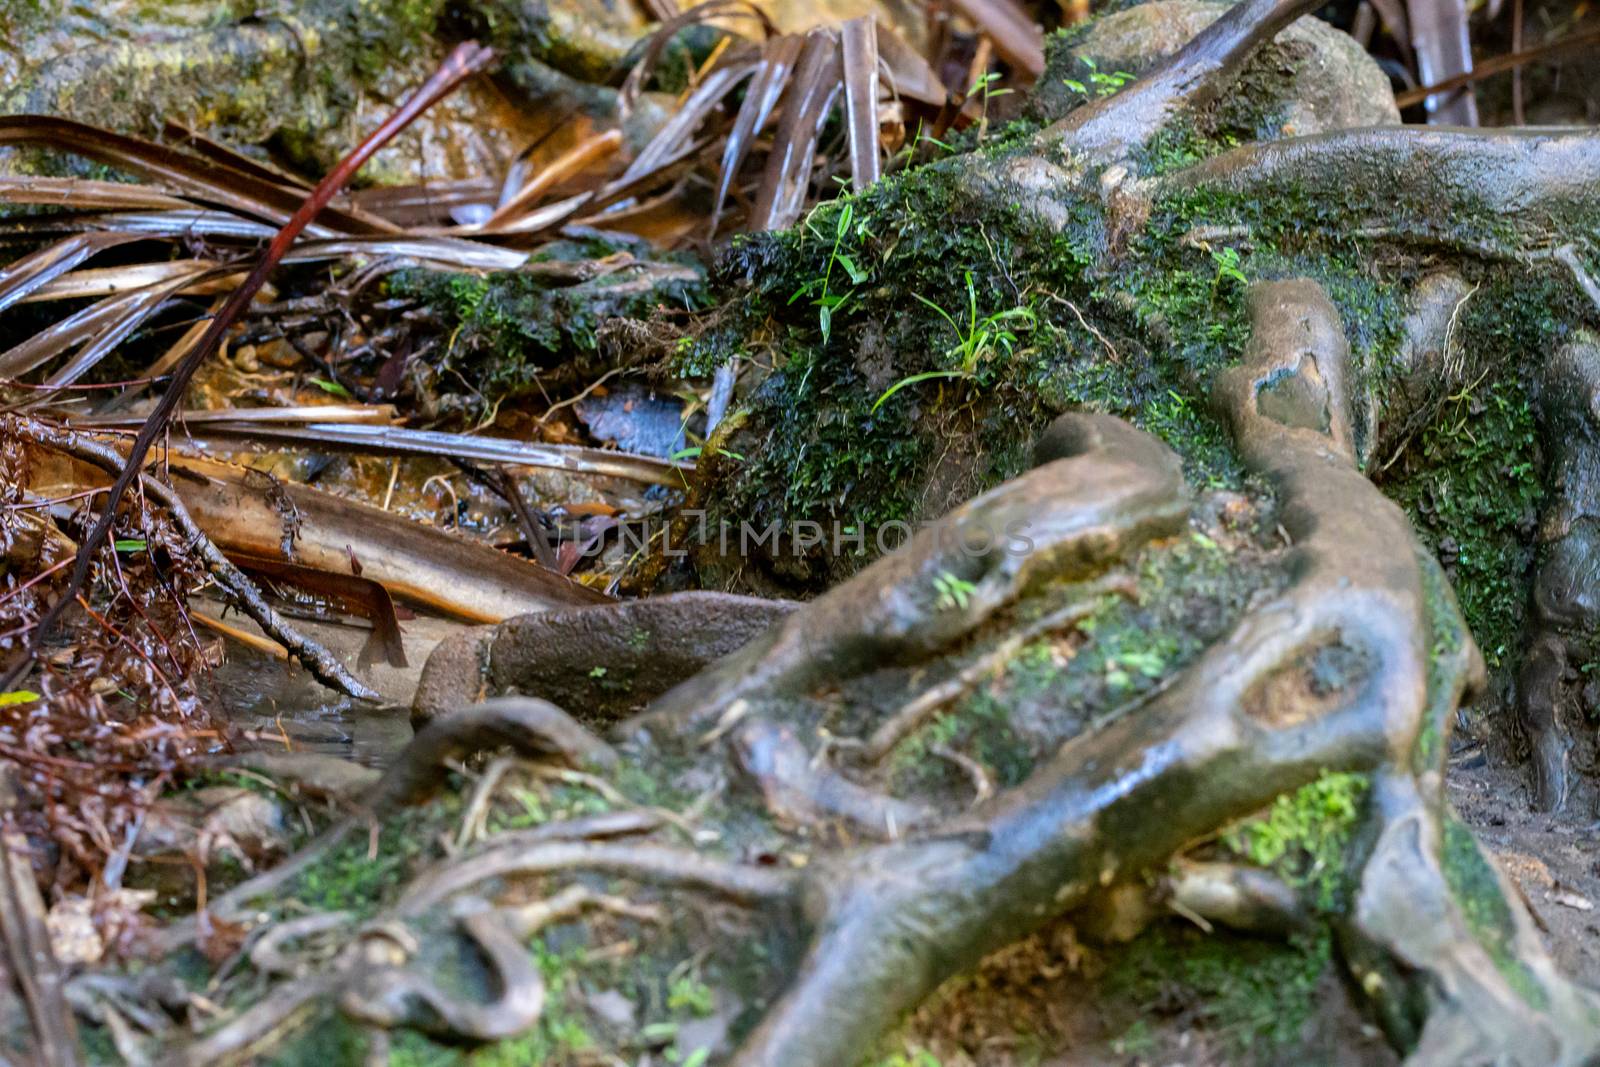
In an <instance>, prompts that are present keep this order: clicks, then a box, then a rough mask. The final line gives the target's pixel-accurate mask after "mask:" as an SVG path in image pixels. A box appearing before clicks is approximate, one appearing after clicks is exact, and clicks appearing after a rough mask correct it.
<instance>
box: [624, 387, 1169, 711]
mask: <svg viewBox="0 0 1600 1067" xmlns="http://www.w3.org/2000/svg"><path fill="white" fill-rule="evenodd" d="M1055 434H1056V436H1055V438H1052V439H1051V440H1053V441H1054V443H1053V444H1050V445H1047V452H1046V455H1047V456H1048V457H1050V458H1051V459H1052V461H1051V462H1047V463H1045V464H1043V465H1042V466H1040V467H1037V468H1035V469H1034V470H1032V471H1029V472H1028V473H1027V474H1024V475H1022V476H1021V477H1020V478H1017V479H1015V480H1013V481H1010V482H1007V483H1005V484H1004V485H1001V486H998V487H996V488H994V489H992V490H990V491H989V492H987V493H984V494H983V495H982V496H979V497H977V498H975V499H973V500H971V501H969V502H968V503H966V504H963V505H962V506H961V507H959V508H957V509H956V510H955V511H953V512H951V513H950V514H949V515H947V516H945V518H944V519H942V520H940V522H939V523H937V524H936V525H934V526H933V527H930V528H928V529H925V530H923V531H921V532H919V533H918V534H917V536H916V537H914V538H913V539H912V540H911V541H910V543H909V544H907V545H906V546H905V547H904V548H903V549H901V550H900V551H898V552H896V553H895V554H894V555H891V556H886V557H884V558H883V559H880V560H879V561H878V562H876V563H874V564H873V565H872V566H871V567H869V568H867V569H866V570H864V571H862V572H861V573H860V574H859V575H857V576H856V577H855V578H853V579H851V580H850V581H848V582H845V583H844V584H843V585H840V586H838V587H836V588H834V589H831V590H829V591H828V592H827V593H825V594H823V595H822V596H820V597H818V598H817V599H816V600H814V601H812V602H811V603H810V604H808V605H807V606H806V607H805V608H804V609H802V610H800V611H797V612H795V613H794V614H792V615H789V616H788V617H787V618H785V619H784V620H783V621H782V622H780V623H779V624H778V625H776V626H774V627H772V628H771V629H770V630H768V631H767V633H766V634H765V635H763V636H762V637H761V638H759V639H757V640H756V641H753V642H751V643H750V644H749V645H747V646H745V648H743V649H742V650H740V651H739V652H738V653H737V654H735V655H733V656H729V657H727V658H725V659H723V660H722V661H721V662H719V663H717V664H716V665H714V666H712V667H711V668H709V669H707V670H705V671H702V672H701V673H700V674H699V675H696V676H695V677H694V678H692V679H690V680H689V681H688V682H685V683H684V684H683V685H680V686H678V687H677V688H675V689H673V690H672V691H671V692H669V693H667V694H666V695H665V696H663V697H662V698H661V699H660V700H658V701H656V702H655V703H654V704H652V705H651V706H650V708H649V709H648V710H647V711H646V712H645V713H644V714H643V715H640V716H638V717H636V718H634V719H631V720H629V721H628V722H626V723H624V724H623V725H622V726H621V727H620V728H619V730H618V733H619V734H620V735H622V736H633V735H637V734H639V733H641V732H643V733H647V734H649V735H652V736H654V737H657V738H660V739H662V740H663V741H668V742H670V741H671V739H673V738H682V737H694V736H700V735H704V734H706V733H707V732H708V731H715V732H716V736H721V734H723V733H726V732H727V730H728V729H730V728H731V724H732V722H735V721H738V720H739V719H742V718H744V717H746V715H759V711H760V708H759V705H761V704H763V703H769V702H773V701H782V700H785V699H790V698H795V697H798V696H801V695H803V694H804V693H806V692H808V691H809V690H810V689H812V688H813V687H814V686H816V685H817V684H818V683H820V682H823V681H838V680H840V679H845V678H851V677H855V676H857V675H860V674H862V673H863V672H865V671H868V670H873V669H877V668H880V667H884V666H888V665H892V664H896V663H906V662H910V661H912V660H914V659H918V658H923V657H926V656H928V655H930V654H931V653H934V652H937V651H939V650H940V649H942V648H944V647H946V646H948V645H950V644H952V643H953V642H955V641H957V640H958V639H960V638H962V637H963V636H965V635H967V634H969V633H971V632H973V631H974V630H976V629H977V628H978V627H979V626H980V625H981V624H982V623H984V622H985V621H986V620H988V619H989V618H990V617H992V616H994V615H995V614H996V613H997V612H999V611H1000V610H1002V609H1003V608H1005V607H1007V606H1009V605H1010V604H1012V603H1013V602H1015V601H1016V600H1017V599H1018V598H1019V597H1020V596H1021V595H1022V594H1023V593H1024V592H1025V591H1026V590H1028V589H1029V588H1031V587H1034V586H1037V585H1038V584H1040V583H1043V582H1045V581H1047V580H1051V579H1064V578H1073V577H1077V578H1090V577H1093V576H1094V575H1096V574H1097V573H1099V572H1101V571H1103V570H1105V569H1106V568H1107V567H1108V566H1109V565H1111V564H1112V563H1114V562H1116V561H1118V560H1120V559H1122V558H1125V557H1126V556H1128V555H1129V554H1131V553H1132V552H1134V551H1135V550H1137V549H1138V548H1139V547H1141V546H1142V545H1144V544H1146V543H1147V542H1149V541H1150V540H1152V539H1154V538H1157V537H1162V536H1166V535H1168V534H1172V533H1175V532H1176V531H1178V530H1179V529H1181V528H1182V526H1183V523H1184V520H1185V518H1186V517H1187V514H1188V495H1187V491H1186V489H1185V486H1184V484H1183V475H1182V471H1181V468H1180V465H1179V462H1178V457H1177V456H1176V455H1175V454H1174V453H1173V452H1172V451H1171V450H1170V449H1168V448H1167V447H1166V446H1165V445H1163V444H1161V442H1159V441H1157V440H1156V439H1155V438H1153V437H1150V436H1149V435H1148V434H1144V433H1141V432H1140V431H1137V430H1134V429H1133V428H1132V427H1130V426H1128V425H1127V424H1126V423H1123V422H1122V421H1120V420H1118V419H1114V418H1111V417H1109V416H1104V415H1071V416H1064V417H1063V428H1062V429H1060V430H1057V431H1055ZM1057 455H1059V456H1060V457H1061V458H1054V457H1056V456H1057ZM952 580H953V581H958V582H961V583H963V585H964V587H965V588H966V590H967V591H966V593H965V594H964V596H963V598H962V600H961V601H960V602H959V603H951V602H949V599H948V597H944V596H941V592H940V587H939V582H940V581H946V582H949V581H952ZM739 701H744V702H745V707H744V710H742V711H740V710H736V709H735V705H736V703H737V702H739ZM731 709H734V710H732V714H731V715H730V710H731Z"/></svg>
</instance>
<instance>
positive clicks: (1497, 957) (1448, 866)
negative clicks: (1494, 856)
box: [1439, 818, 1549, 1010]
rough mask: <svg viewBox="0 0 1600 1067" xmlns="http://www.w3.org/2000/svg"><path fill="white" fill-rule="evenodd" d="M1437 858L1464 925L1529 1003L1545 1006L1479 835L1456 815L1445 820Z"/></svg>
mask: <svg viewBox="0 0 1600 1067" xmlns="http://www.w3.org/2000/svg"><path fill="white" fill-rule="evenodd" d="M1439 862H1440V864H1441V866H1442V867H1443V868H1444V877H1445V883H1446V884H1447V885H1448V886H1449V887H1450V895H1451V896H1452V897H1454V898H1455V901H1456V904H1457V905H1458V906H1459V907H1460V908H1461V911H1462V913H1463V914H1464V915H1465V916H1466V919H1467V925H1468V926H1470V927H1471V928H1472V934H1473V936H1474V937H1476V938H1477V939H1478V943H1479V944H1480V945H1482V946H1483V949H1484V951H1485V952H1487V953H1488V954H1489V956H1490V958H1491V959H1493V960H1494V964H1495V967H1496V969H1498V970H1499V971H1500V974H1501V976H1502V977H1504V978H1505V980H1506V982H1507V984H1509V985H1510V986H1511V988H1512V990H1513V991H1515V992H1516V994H1517V995H1518V996H1519V997H1521V998H1522V999H1523V1000H1524V1001H1526V1002H1527V1003H1528V1005H1529V1006H1530V1007H1532V1008H1536V1009H1541V1010H1542V1009H1543V1008H1545V1007H1547V1006H1548V1002H1549V995H1548V994H1547V993H1546V992H1545V989H1544V986H1542V985H1540V984H1539V980H1538V978H1536V977H1535V976H1534V974H1533V972H1532V971H1530V970H1528V966H1527V964H1525V963H1523V962H1522V960H1521V958H1520V957H1519V956H1518V955H1517V952H1516V923H1515V921H1514V919H1513V917H1512V914H1511V905H1510V904H1508V903H1506V898H1505V894H1504V892H1502V890H1501V888H1500V879H1499V877H1498V876H1497V875H1496V874H1495V872H1494V868H1493V867H1491V866H1489V861H1488V860H1486V859H1484V857H1483V852H1482V851H1481V850H1480V849H1479V848H1478V842H1477V840H1476V839H1475V838H1474V837H1473V836H1472V831H1471V830H1468V829H1467V828H1466V827H1465V826H1463V825H1461V823H1459V822H1457V821H1456V820H1455V819H1454V818H1446V819H1445V821H1444V833H1443V842H1442V844H1441V854H1440V857H1439Z"/></svg>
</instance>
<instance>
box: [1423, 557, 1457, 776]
mask: <svg viewBox="0 0 1600 1067" xmlns="http://www.w3.org/2000/svg"><path fill="white" fill-rule="evenodd" d="M1418 556H1419V558H1418V560H1417V569H1418V570H1419V571H1420V572H1421V574H1422V597H1423V605H1424V610H1425V611H1426V613H1427V619H1428V638H1429V641H1428V709H1427V711H1426V712H1425V713H1424V716H1423V720H1422V728H1421V729H1420V730H1419V731H1418V733H1417V743H1416V747H1415V748H1413V749H1412V753H1411V766H1412V769H1413V770H1415V771H1416V772H1417V773H1418V774H1423V773H1426V772H1428V771H1434V772H1441V771H1442V767H1441V765H1440V761H1441V760H1442V759H1443V757H1444V736H1445V731H1446V729H1447V727H1448V719H1449V717H1450V716H1451V715H1454V714H1455V712H1456V699H1457V698H1456V689H1457V682H1458V678H1457V677H1456V674H1457V673H1458V672H1459V671H1461V670H1462V669H1464V668H1462V667H1459V666H1456V665H1455V661H1456V659H1457V656H1458V653H1459V652H1460V651H1461V648H1462V645H1463V644H1464V643H1465V642H1466V641H1467V640H1468V634H1467V631H1466V626H1465V623H1464V621H1463V619H1462V617H1461V608H1460V606H1459V605H1458V604H1457V603H1456V598H1455V594H1454V593H1453V592H1452V591H1451V589H1450V583H1449V581H1447V580H1446V578H1445V576H1444V572H1443V570H1442V569H1441V568H1440V567H1439V563H1438V561H1437V560H1435V559H1434V558H1433V556H1432V555H1429V554H1428V553H1426V552H1421V553H1419V554H1418Z"/></svg>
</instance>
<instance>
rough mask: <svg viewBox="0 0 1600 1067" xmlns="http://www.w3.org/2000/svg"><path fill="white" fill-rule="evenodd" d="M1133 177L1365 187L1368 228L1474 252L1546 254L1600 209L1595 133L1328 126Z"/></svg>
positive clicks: (1239, 191)
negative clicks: (1325, 130)
mask: <svg viewBox="0 0 1600 1067" xmlns="http://www.w3.org/2000/svg"><path fill="white" fill-rule="evenodd" d="M1113 99H1114V98H1113ZM1140 185H1141V186H1142V189H1141V192H1142V193H1143V194H1144V195H1146V196H1154V197H1160V196H1167V195H1175V194H1180V193H1184V192H1192V191H1195V190H1212V191H1217V192H1224V193H1228V194H1232V195H1234V196H1236V197H1237V198H1238V199H1239V200H1240V201H1241V202H1254V201H1260V200H1263V199H1267V198H1270V197H1272V196H1274V195H1286V194H1290V193H1292V194H1293V195H1294V196H1295V197H1297V198H1300V199H1303V200H1306V201H1309V202H1313V203H1328V204H1339V203H1348V202H1350V201H1351V199H1352V197H1353V196H1354V197H1356V198H1357V203H1359V202H1360V198H1362V197H1366V196H1369V195H1370V197H1371V211H1372V216H1371V218H1370V220H1369V224H1370V226H1371V228H1372V232H1374V233H1375V234H1381V235H1386V236H1394V237H1397V238H1405V239H1409V240H1412V241H1417V242H1423V243H1427V244H1432V245H1436V246H1439V247H1445V248H1453V249H1460V250H1463V251H1467V252H1470V253H1473V254H1480V255H1484V254H1486V255H1492V256H1497V257H1513V256H1523V257H1526V256H1527V254H1528V253H1529V252H1530V251H1536V250H1539V249H1541V248H1543V249H1546V252H1545V254H1546V255H1550V254H1551V253H1550V252H1549V248H1550V247H1552V246H1558V245H1565V244H1567V243H1569V242H1570V241H1572V240H1573V239H1574V236H1575V235H1577V234H1581V233H1583V232H1584V231H1585V224H1586V223H1591V224H1592V220H1593V219H1594V218H1595V217H1596V216H1597V215H1600V134H1597V133H1595V132H1593V131H1591V130H1571V131H1568V130H1562V131H1554V130H1495V131H1493V132H1486V131H1479V130H1451V129H1429V130H1426V131H1423V130H1418V129H1415V128H1414V127H1403V126H1375V127H1372V128H1370V129H1357V130H1336V131H1333V132H1330V133H1323V134H1317V135H1315V136H1311V137H1297V138H1290V139H1288V140H1283V141H1264V142H1260V143H1256V144H1250V145H1245V146H1244V147H1241V148H1235V149H1233V150H1231V151H1228V152H1224V153H1222V154H1221V155H1217V156H1213V157H1211V158H1210V159H1207V160H1205V161H1204V162H1201V163H1197V164H1195V165H1194V166H1192V167H1188V168H1185V169H1183V170H1180V171H1176V172H1174V173H1172V174H1169V175H1165V176H1163V177H1160V178H1155V179H1149V180H1146V181H1144V182H1141V183H1140Z"/></svg>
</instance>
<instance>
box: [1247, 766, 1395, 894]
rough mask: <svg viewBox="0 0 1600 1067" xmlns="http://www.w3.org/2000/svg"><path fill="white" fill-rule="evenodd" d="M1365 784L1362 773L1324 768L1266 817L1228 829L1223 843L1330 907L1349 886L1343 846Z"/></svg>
mask: <svg viewBox="0 0 1600 1067" xmlns="http://www.w3.org/2000/svg"><path fill="white" fill-rule="evenodd" d="M1367 788H1368V783H1367V779H1366V778H1365V777H1363V776H1361V775H1359V774H1348V773H1342V772H1334V771H1324V772H1322V776H1321V777H1319V778H1318V779H1317V780H1316V781H1314V782H1312V783H1310V784H1309V785H1306V786H1302V787H1301V788H1300V789H1298V790H1296V791H1295V792H1293V793H1285V794H1283V795H1282V796H1280V797H1278V799H1277V800H1275V801H1273V803H1272V807H1271V808H1270V809H1269V810H1268V811H1267V813H1266V815H1264V816H1262V817H1261V818H1258V819H1251V820H1249V821H1247V822H1244V823H1241V824H1239V825H1238V826H1235V827H1233V828H1231V829H1229V830H1228V831H1226V832H1225V833H1224V834H1223V835H1222V843H1223V844H1224V845H1226V846H1227V847H1228V848H1229V849H1231V850H1232V851H1233V852H1235V853H1237V854H1238V855H1240V856H1243V857H1245V858H1246V859H1249V860H1250V861H1251V862H1252V863H1257V864H1259V865H1261V866H1263V867H1270V868H1272V869H1273V870H1275V871H1276V872H1278V874H1279V876H1280V877H1282V878H1283V880H1284V881H1285V882H1287V883H1289V884H1290V885H1291V886H1294V887H1296V888H1303V889H1310V890H1312V891H1313V892H1314V893H1315V896H1316V904H1317V906H1318V907H1320V908H1323V909H1327V910H1332V909H1334V908H1335V907H1336V906H1337V904H1338V901H1339V897H1340V894H1341V893H1342V892H1343V890H1344V888H1345V877H1346V876H1345V863H1344V854H1345V849H1346V848H1347V847H1348V845H1349V843H1350V839H1351V837H1352V836H1353V835H1354V833H1355V827H1356V823H1357V822H1358V821H1359V819H1360V817H1361V813H1362V807H1363V802H1364V800H1365V798H1366V794H1367Z"/></svg>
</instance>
